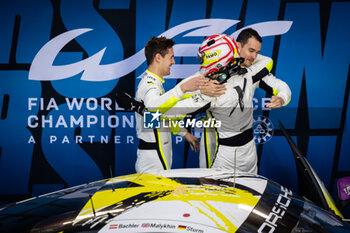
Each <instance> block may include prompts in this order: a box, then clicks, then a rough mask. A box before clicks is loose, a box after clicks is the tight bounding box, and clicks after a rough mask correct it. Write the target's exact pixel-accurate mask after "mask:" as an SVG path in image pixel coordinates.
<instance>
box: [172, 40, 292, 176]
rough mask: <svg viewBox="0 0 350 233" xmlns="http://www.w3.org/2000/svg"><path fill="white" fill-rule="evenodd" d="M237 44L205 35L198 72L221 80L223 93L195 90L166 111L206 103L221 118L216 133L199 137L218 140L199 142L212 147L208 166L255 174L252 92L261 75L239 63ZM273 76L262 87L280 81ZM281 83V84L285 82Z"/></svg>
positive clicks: (258, 64) (265, 62)
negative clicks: (213, 93)
mask: <svg viewBox="0 0 350 233" xmlns="http://www.w3.org/2000/svg"><path fill="white" fill-rule="evenodd" d="M238 48H239V46H238V45H237V44H236V42H235V41H234V40H233V39H232V38H231V37H229V36H227V35H224V34H218V35H213V36H210V37H208V38H207V39H205V40H204V41H203V43H202V45H201V47H200V50H199V53H200V57H201V59H202V62H201V69H200V71H199V72H200V73H201V74H202V75H204V76H206V77H208V78H210V79H215V80H217V81H218V82H220V83H224V84H225V86H226V89H227V91H226V93H225V94H224V95H222V96H220V97H217V98H212V97H207V96H205V95H201V94H197V95H196V96H194V98H192V99H187V100H183V101H180V102H178V104H177V105H175V106H174V108H172V109H171V110H170V111H169V112H167V114H176V110H177V107H179V108H180V107H191V108H192V110H196V109H198V108H201V107H203V106H205V105H207V104H208V103H210V106H209V109H208V110H209V111H208V114H209V115H211V116H212V117H213V118H215V120H217V121H221V127H220V128H217V134H216V135H215V134H213V133H211V134H210V135H209V136H208V135H205V133H203V135H202V138H203V140H205V139H210V140H212V141H213V135H214V139H217V142H218V147H216V146H215V147H213V146H210V145H209V146H207V145H204V144H203V143H202V145H204V147H205V148H204V149H205V150H210V151H211V152H213V148H214V149H215V150H216V151H215V152H216V153H215V154H216V157H215V160H214V161H213V165H212V167H213V168H223V169H230V170H233V169H237V171H238V172H249V173H254V174H256V173H257V153H256V147H255V141H254V138H253V132H252V124H253V96H254V92H255V89H256V88H257V87H258V86H259V85H260V83H261V79H262V78H263V76H262V74H259V72H258V73H253V70H252V69H247V68H245V67H243V66H242V63H243V61H244V60H243V59H242V58H240V56H239V51H238ZM270 60H271V59H270ZM270 60H268V59H267V60H266V59H263V60H261V61H259V62H256V64H255V67H254V68H255V69H258V68H259V67H261V68H260V69H262V68H263V67H265V66H266V65H268V64H269V62H270ZM258 74H259V75H258ZM276 80H277V79H276V78H274V77H273V78H269V79H268V80H266V82H264V86H265V88H266V89H268V90H275V88H279V87H280V85H281V82H282V81H280V80H278V81H276ZM282 86H283V88H285V86H286V85H285V86H284V85H282ZM283 88H280V90H279V91H281V93H284V94H285V95H286V96H287V97H288V95H289V97H290V90H289V88H288V86H287V88H285V90H283ZM288 91H289V94H288ZM202 145H201V147H202V148H201V149H202V150H203V146H202ZM202 159H203V157H202ZM210 159H211V158H210ZM202 161H203V160H202ZM210 161H211V160H210Z"/></svg>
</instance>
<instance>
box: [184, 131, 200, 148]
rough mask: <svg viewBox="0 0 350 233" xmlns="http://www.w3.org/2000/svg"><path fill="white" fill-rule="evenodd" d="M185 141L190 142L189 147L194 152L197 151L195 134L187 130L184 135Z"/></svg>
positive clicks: (197, 144) (197, 141)
mask: <svg viewBox="0 0 350 233" xmlns="http://www.w3.org/2000/svg"><path fill="white" fill-rule="evenodd" d="M184 138H185V139H186V141H187V142H188V143H189V144H190V146H191V149H192V150H194V151H195V152H199V145H200V144H199V140H198V138H196V137H195V136H193V135H192V134H191V133H189V132H187V133H186V134H185V136H184Z"/></svg>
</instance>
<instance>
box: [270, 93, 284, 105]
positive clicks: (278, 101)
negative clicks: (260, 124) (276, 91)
mask: <svg viewBox="0 0 350 233" xmlns="http://www.w3.org/2000/svg"><path fill="white" fill-rule="evenodd" d="M283 104H284V100H283V99H282V98H281V97H279V96H275V95H274V96H272V97H271V101H270V103H269V104H268V105H266V107H268V108H280V107H282V106H283Z"/></svg>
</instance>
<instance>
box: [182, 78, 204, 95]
mask: <svg viewBox="0 0 350 233" xmlns="http://www.w3.org/2000/svg"><path fill="white" fill-rule="evenodd" d="M206 83H208V80H207V79H206V78H204V77H203V76H196V77H194V78H191V79H189V80H188V81H185V82H184V83H182V84H181V90H182V92H189V91H196V90H199V89H200V87H201V86H204V85H206Z"/></svg>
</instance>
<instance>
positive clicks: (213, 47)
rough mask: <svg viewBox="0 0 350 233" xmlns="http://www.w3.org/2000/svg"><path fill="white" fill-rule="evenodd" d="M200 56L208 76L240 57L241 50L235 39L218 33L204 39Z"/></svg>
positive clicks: (202, 67) (202, 66)
mask: <svg viewBox="0 0 350 233" xmlns="http://www.w3.org/2000/svg"><path fill="white" fill-rule="evenodd" d="M198 56H199V58H200V59H201V70H202V72H203V73H204V75H205V76H207V75H208V74H211V73H212V72H218V71H219V70H220V69H221V68H222V67H225V66H226V65H227V64H228V63H229V62H230V61H231V60H232V59H234V58H238V57H239V51H238V47H237V44H236V41H235V40H234V39H232V38H231V37H230V36H228V35H225V34H217V35H212V36H210V37H208V38H207V39H205V40H204V41H203V43H202V45H201V47H200V48H199V54H198Z"/></svg>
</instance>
